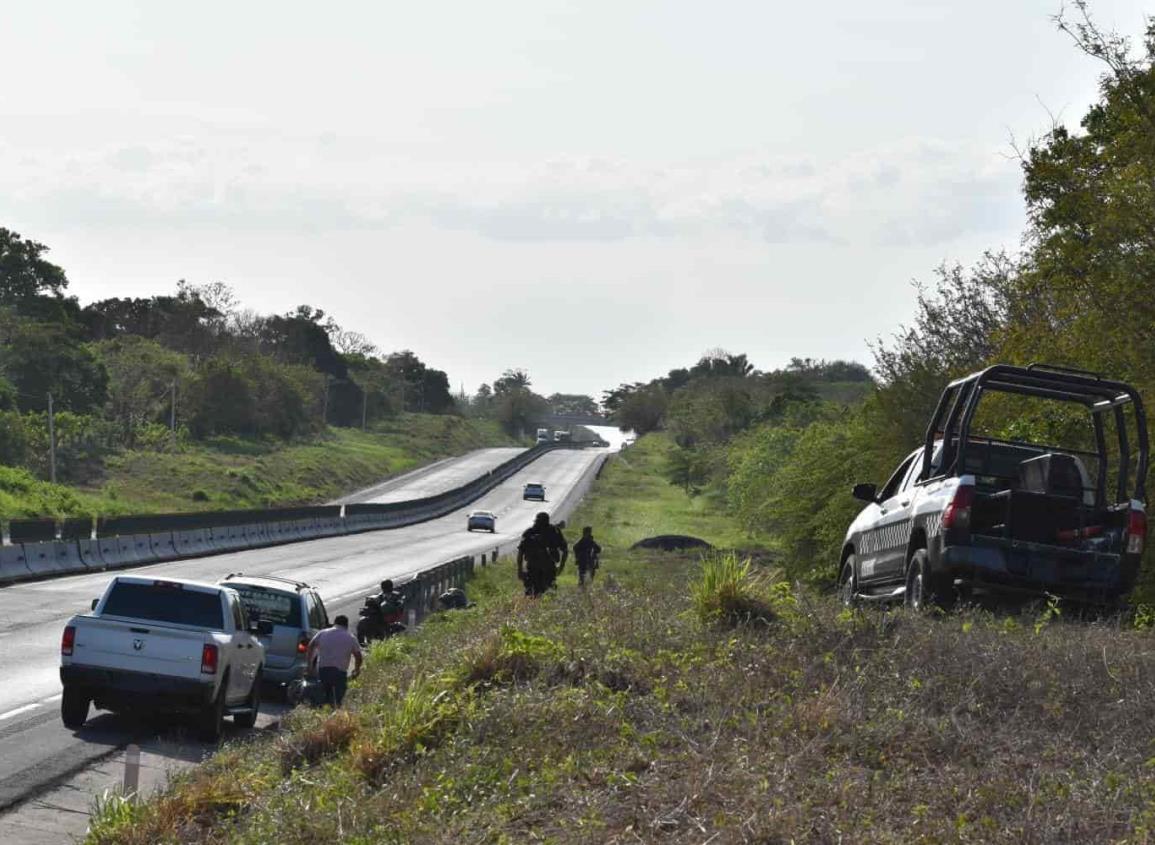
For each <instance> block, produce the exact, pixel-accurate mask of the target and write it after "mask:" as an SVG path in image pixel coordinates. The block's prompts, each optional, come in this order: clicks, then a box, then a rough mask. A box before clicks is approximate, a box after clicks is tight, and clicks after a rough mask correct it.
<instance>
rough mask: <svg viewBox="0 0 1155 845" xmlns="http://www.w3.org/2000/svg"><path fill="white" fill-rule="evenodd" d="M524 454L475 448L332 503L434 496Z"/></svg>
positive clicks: (506, 449)
mask: <svg viewBox="0 0 1155 845" xmlns="http://www.w3.org/2000/svg"><path fill="white" fill-rule="evenodd" d="M524 451H525V450H524V449H517V448H498V449H478V450H477V451H476V452H470V453H469V454H468V455H465V456H464V457H461V458H447V459H445V460H443V461H437V462H436V463H432V464H429V465H428V466H425V467H422V468H421V469H417V470H414V471H413V472H409V473H406V474H405V475H400V476H398V477H396V478H391V479H389V480H388V481H383V482H382V483H380V484H375V485H373V486H372V487H367V488H366V489H364V490H360V491H358V492H356V493H353V494H351V495H349V496H345V497H343V498H340V499H338V500H337V502H336V504H340V505H351V504H354V503H356V504H375V505H383V504H385V503H387V502H404V501H406V500H408V499H422V498H425V497H426V496H436V495H437V494H438V493H444V492H445V491H446V490H452V489H453V488H455V487H460V486H462V485H463V484H466V483H467V482H470V481H472V480H473V479H475V478H478V477H480V476H482V475H484V474H485V473H487V472H489V471H490V470H491V469H493V468H494V467H497V466H499V465H501V464H503V463H505V462H506V461H508V460H510V459H512V458H513V457H515V456H516V455H519V454H521V453H522V452H524Z"/></svg>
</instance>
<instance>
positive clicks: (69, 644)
mask: <svg viewBox="0 0 1155 845" xmlns="http://www.w3.org/2000/svg"><path fill="white" fill-rule="evenodd" d="M75 645H76V626H75V625H65V626H64V635H63V636H62V637H61V638H60V653H61V654H63V655H64V656H65V657H71V656H72V649H73V647H74V646H75Z"/></svg>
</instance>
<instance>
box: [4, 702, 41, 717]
mask: <svg viewBox="0 0 1155 845" xmlns="http://www.w3.org/2000/svg"><path fill="white" fill-rule="evenodd" d="M39 706H40V702H38V701H35V702H33V703H32V704H25V705H24V706H23V707H17V708H16V709H15V710H9V711H8V712H7V713H0V722H2V721H4V720H5V719H11V718H12V717H13V716H19V715H20V714H21V713H27V712H28V711H29V710H35V709H36V708H37V707H39Z"/></svg>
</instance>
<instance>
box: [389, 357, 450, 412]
mask: <svg viewBox="0 0 1155 845" xmlns="http://www.w3.org/2000/svg"><path fill="white" fill-rule="evenodd" d="M385 367H386V370H387V371H388V372H389V374H390V376H391V377H392V378H391V381H392V383H393V384H394V385H396V390H397V392H398V393H400V394H401V403H402V405H403V407H404V409H405V410H407V411H413V412H420V413H430V414H447V413H450V412H451V411H453V410H454V408H455V407H456V403H455V402H454V401H453V395H452V394H451V393H450V392H449V376H447V375H446V374H445V373H444V372H442V371H441V370H434V369H432V368H430V367H427V366H426V365H425V363H424V362H423V361H422V360H421V359H420V358H418V357H417V356H416V355H415V354H414V353H413V352H412V351H410V350H408V349H406V350H404V351H402V352H394V353H393V354H392V355H390V356H389V357H388V358H386V359H385Z"/></svg>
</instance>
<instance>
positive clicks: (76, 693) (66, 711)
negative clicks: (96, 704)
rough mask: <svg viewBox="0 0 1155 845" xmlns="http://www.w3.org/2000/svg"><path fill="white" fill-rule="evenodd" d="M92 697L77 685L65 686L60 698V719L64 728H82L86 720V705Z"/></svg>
mask: <svg viewBox="0 0 1155 845" xmlns="http://www.w3.org/2000/svg"><path fill="white" fill-rule="evenodd" d="M91 701H92V699H91V698H90V697H89V695H88V693H86V692H84V690H81V689H79V688H77V687H73V686H67V687H65V688H64V695H63V696H62V697H61V699H60V719H61V721H62V722H64V727H66V728H74V729H75V728H82V727H84V723H85V722H87V721H88V705H89V704H90V703H91Z"/></svg>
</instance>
